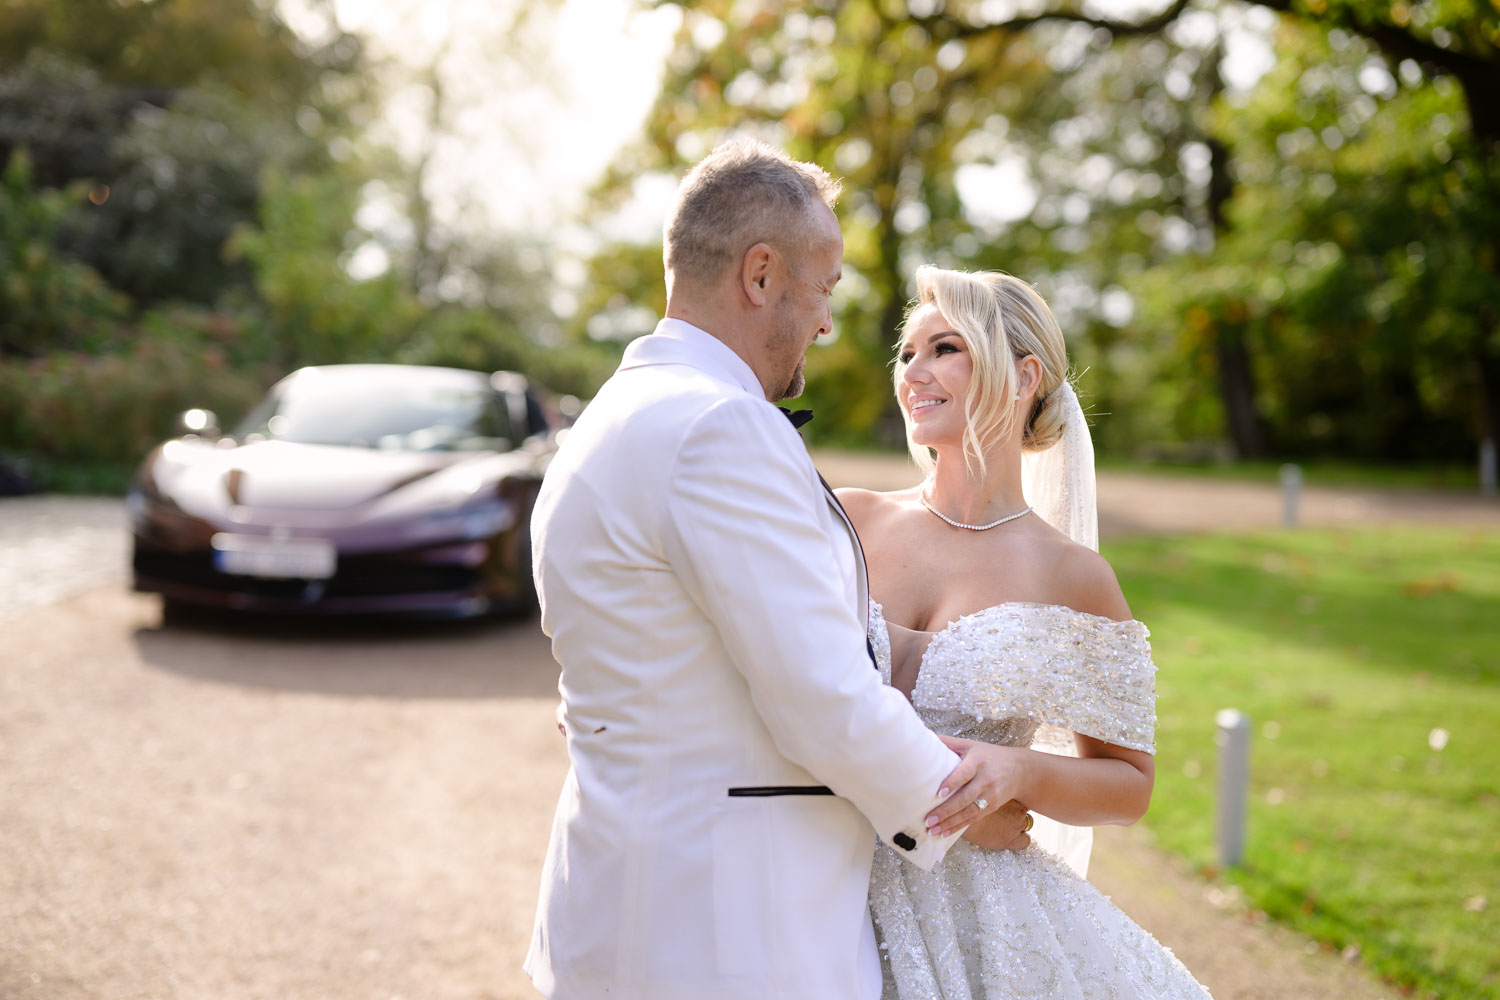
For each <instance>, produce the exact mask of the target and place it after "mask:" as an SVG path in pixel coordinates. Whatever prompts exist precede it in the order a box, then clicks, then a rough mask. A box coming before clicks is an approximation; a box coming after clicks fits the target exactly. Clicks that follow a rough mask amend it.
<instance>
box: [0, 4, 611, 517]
mask: <svg viewBox="0 0 1500 1000" xmlns="http://www.w3.org/2000/svg"><path fill="white" fill-rule="evenodd" d="M334 23H336V22H334ZM379 113H380V93H379V86H378V82H377V77H376V75H375V73H374V71H373V67H372V65H371V63H370V61H369V60H368V59H367V58H366V54H365V43H364V42H363V40H362V39H360V38H358V37H356V36H354V35H352V34H348V33H345V32H342V31H337V30H335V31H331V32H329V33H327V35H326V37H323V38H321V39H318V40H309V39H307V38H304V37H301V36H299V35H298V34H296V33H295V32H293V31H292V30H291V29H290V28H289V27H288V25H287V23H286V22H285V21H284V20H283V18H282V17H281V16H280V14H279V13H278V11H277V9H276V7H275V6H274V5H271V4H265V3H258V2H254V0H174V2H172V3H113V2H81V0H79V2H73V0H69V2H61V3H59V2H53V0H7V2H6V3H4V4H0V168H3V173H0V457H3V456H6V455H9V456H10V457H11V458H12V459H13V460H14V459H19V460H20V461H21V462H22V463H23V464H24V465H25V466H27V467H28V468H29V471H30V473H31V476H32V478H33V479H34V480H36V483H37V485H39V486H41V487H43V488H49V487H52V488H79V489H119V488H123V484H124V483H125V481H126V480H127V478H128V475H129V470H130V468H131V467H132V466H133V464H134V463H135V462H136V461H138V460H139V459H140V457H141V456H142V455H143V454H144V453H145V452H146V450H148V449H149V448H150V446H151V445H152V444H153V443H154V442H156V441H158V440H160V439H161V438H162V437H165V436H167V435H168V434H170V433H171V432H172V428H173V426H174V418H175V416H176V415H177V414H178V413H180V412H181V411H182V410H183V409H185V408H188V407H193V406H203V407H208V408H212V409H214V410H216V411H217V412H219V413H220V415H221V418H222V419H225V420H227V421H233V420H234V419H236V418H237V417H238V416H239V415H240V414H241V413H243V412H244V411H245V410H246V409H248V407H249V405H250V404H251V403H253V402H254V401H255V399H256V398H258V397H259V396H260V395H261V394H262V393H263V392H264V391H265V389H266V388H267V387H268V386H269V385H270V384H271V382H273V381H275V380H276V379H277V378H279V377H280V376H281V375H283V374H285V373H286V372H287V371H288V370H290V369H292V368H295V367H297V366H300V365H304V364H317V363H330V362H354V361H402V362H410V363H417V364H445V365H458V366H463V367H472V368H480V369H497V368H511V369H517V370H520V371H524V372H526V373H527V374H529V375H531V376H533V377H534V378H536V379H538V380H539V381H541V382H542V383H544V384H546V385H548V386H549V387H551V388H553V389H555V390H557V391H559V392H575V393H583V394H587V393H590V392H592V390H593V389H594V387H596V386H597V385H598V383H599V382H600V381H602V379H603V377H604V376H605V375H607V374H608V372H609V371H610V370H611V369H612V368H613V361H614V358H615V357H616V356H617V352H615V351H613V350H611V349H610V348H607V347H593V346H592V345H584V346H582V347H580V348H578V349H569V350H563V349H560V348H559V347H557V346H556V345H553V346H548V345H546V344H543V343H541V342H539V340H538V339H537V338H536V337H535V336H534V334H535V333H536V331H537V330H539V329H543V328H545V327H546V325H547V324H549V323H553V322H554V321H553V319H552V317H551V316H550V315H549V314H548V303H549V297H548V296H549V292H550V289H549V288H548V287H547V283H546V281H545V280H539V273H540V272H542V271H543V270H544V269H545V268H546V266H547V265H548V263H549V261H548V260H547V258H546V254H545V248H543V247H541V246H538V245H531V246H525V245H521V243H520V242H519V241H513V240H509V239H507V238H504V237H495V238H490V239H480V238H474V237H469V238H467V239H466V240H462V241H460V240H454V239H445V238H444V234H442V233H439V232H436V231H435V229H434V227H433V226H431V225H430V224H428V225H424V224H423V220H424V219H426V218H428V217H430V216H431V215H432V212H431V207H430V204H429V203H428V199H430V192H427V191H424V190H423V188H422V186H421V184H420V171H421V167H422V164H421V163H420V162H418V163H415V164H413V163H409V162H407V161H406V160H405V159H404V158H403V157H401V156H399V155H397V154H396V153H394V152H393V151H391V150H390V149H388V148H384V147H382V146H381V145H380V144H379V143H378V142H373V141H370V140H368V139H367V138H366V129H367V127H368V125H369V124H370V123H371V122H372V121H373V120H374V119H375V118H376V117H377V116H378V114H379ZM414 176H415V177H416V179H417V183H415V184H413V177H414ZM371 184H383V185H386V186H388V187H391V188H398V189H400V190H401V191H402V192H403V199H402V201H401V204H402V207H403V210H404V212H405V213H406V215H407V217H408V219H407V220H406V221H407V222H408V223H409V224H408V225H407V226H406V232H413V231H415V232H416V233H417V234H418V235H417V236H416V237H415V238H410V237H407V238H403V236H402V233H401V232H399V231H398V232H397V234H396V236H394V237H392V236H390V235H389V234H386V233H376V232H373V231H372V230H371V229H370V228H369V227H367V226H362V225H361V224H360V222H359V218H358V217H359V213H360V209H361V206H362V202H363V201H364V199H365V192H366V191H367V189H368V186H369V185H371ZM367 245H368V246H370V247H378V248H379V250H378V254H379V255H380V256H381V257H382V258H383V259H385V260H387V261H389V262H390V263H389V266H388V267H385V268H383V269H381V270H380V273H377V274H375V275H373V276H368V275H362V276H359V277H356V276H354V274H352V273H351V270H352V269H351V267H350V261H351V259H352V257H353V255H354V254H355V253H356V252H357V251H358V250H359V249H360V248H361V247H362V246H367ZM455 275H457V276H459V278H461V280H459V281H458V282H457V283H456V284H457V286H458V287H457V288H455V287H454V286H455ZM473 288H479V289H481V293H480V294H478V295H473V294H467V292H468V291H469V290H470V289H473ZM553 339H554V340H555V339H556V338H553Z"/></svg>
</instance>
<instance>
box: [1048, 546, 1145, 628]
mask: <svg viewBox="0 0 1500 1000" xmlns="http://www.w3.org/2000/svg"><path fill="white" fill-rule="evenodd" d="M1053 567H1054V570H1053V572H1054V577H1053V583H1054V586H1055V587H1056V588H1057V591H1058V593H1059V594H1060V596H1061V598H1062V599H1061V600H1059V601H1058V603H1059V604H1065V605H1067V606H1068V607H1070V608H1072V609H1073V610H1074V611H1082V612H1084V613H1085V614H1090V615H1098V616H1099V617H1100V618H1113V619H1114V620H1115V621H1121V622H1123V621H1130V620H1131V619H1132V618H1133V617H1134V616H1133V615H1131V613H1130V605H1129V604H1127V603H1126V602H1125V594H1124V592H1123V591H1121V590H1120V581H1119V579H1118V578H1117V577H1116V576H1115V570H1114V567H1113V566H1111V565H1110V564H1109V560H1108V559H1105V558H1104V557H1103V556H1101V555H1100V554H1099V553H1097V552H1095V551H1094V550H1093V549H1091V548H1089V547H1088V546H1086V545H1079V544H1078V543H1077V542H1074V541H1072V540H1071V539H1067V538H1063V539H1061V542H1060V544H1059V545H1058V553H1057V559H1056V561H1055V562H1054V563H1053Z"/></svg>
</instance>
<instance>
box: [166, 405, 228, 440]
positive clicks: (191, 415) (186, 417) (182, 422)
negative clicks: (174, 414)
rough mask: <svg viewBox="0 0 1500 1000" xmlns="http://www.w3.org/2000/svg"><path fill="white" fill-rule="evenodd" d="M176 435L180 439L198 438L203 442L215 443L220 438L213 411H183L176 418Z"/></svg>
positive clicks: (217, 421) (217, 419)
mask: <svg viewBox="0 0 1500 1000" xmlns="http://www.w3.org/2000/svg"><path fill="white" fill-rule="evenodd" d="M177 433H178V436H180V437H200V438H203V439H204V440H205V441H217V440H219V438H220V437H221V436H222V432H221V431H220V430H219V418H218V417H217V416H215V415H214V411H213V410H200V409H196V408H195V409H191V410H184V411H183V412H182V415H181V416H179V417H178V418H177Z"/></svg>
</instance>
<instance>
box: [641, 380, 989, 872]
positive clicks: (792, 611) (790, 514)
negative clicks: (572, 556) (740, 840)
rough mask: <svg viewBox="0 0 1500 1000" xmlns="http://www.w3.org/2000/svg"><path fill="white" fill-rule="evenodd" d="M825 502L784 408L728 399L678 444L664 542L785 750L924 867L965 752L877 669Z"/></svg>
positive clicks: (935, 853)
mask: <svg viewBox="0 0 1500 1000" xmlns="http://www.w3.org/2000/svg"><path fill="white" fill-rule="evenodd" d="M825 503H826V500H825V498H824V495H823V493H822V489H821V487H820V486H818V484H817V482H816V479H815V478H813V476H812V475H811V474H810V468H809V467H808V466H807V456H806V452H805V450H804V449H803V445H802V442H801V440H800V439H799V438H797V436H796V435H795V434H794V433H792V431H791V428H790V427H789V426H788V425H787V424H786V422H785V420H784V419H783V418H782V417H781V415H780V414H778V413H777V412H776V411H775V410H774V409H771V408H770V407H768V406H766V405H765V404H764V403H759V402H758V401H755V400H753V399H750V398H748V397H747V398H732V399H726V400H723V401H721V402H719V403H718V404H716V405H715V406H714V407H713V408H712V409H711V410H709V411H708V412H707V413H705V414H703V415H702V416H700V417H699V418H698V419H697V420H696V421H695V422H694V423H693V424H692V425H691V426H690V427H689V428H688V429H687V431H686V432H685V435H684V438H683V440H682V442H681V444H680V446H679V449H678V454H677V460H676V464H675V467H674V471H673V481H672V486H671V489H670V491H669V499H668V502H667V505H666V509H665V510H664V511H663V512H662V515H663V520H662V523H661V538H662V542H663V549H664V551H665V553H666V555H667V557H668V560H669V562H670V563H671V566H672V568H673V570H674V572H675V573H676V574H677V576H678V578H679V579H680V580H681V581H682V583H683V585H684V586H685V587H686V588H687V589H688V591H689V593H690V594H691V595H692V597H693V600H694V601H695V603H697V604H698V606H699V607H700V608H701V609H702V611H703V612H704V614H705V615H706V616H707V617H708V618H709V619H710V620H711V621H712V622H713V623H714V625H715V627H716V628H717V630H718V632H719V636H720V638H721V640H722V642H723V643H724V646H725V648H726V649H727V651H728V653H729V655H730V657H731V659H732V660H733V662H734V665H735V667H736V668H737V669H738V671H739V672H740V674H741V676H742V677H743V678H744V681H745V684H746V686H747V688H748V692H749V696H750V700H751V702H752V703H753V705H754V708H755V711H756V713H757V715H758V716H759V717H760V719H761V720H762V722H763V723H764V725H765V726H766V728H767V730H768V731H769V733H770V736H771V738H772V740H773V741H774V742H775V744H776V747H777V749H778V750H779V751H780V752H781V753H782V755H783V756H785V757H786V758H787V759H789V760H791V761H793V762H795V763H796V764H798V765H800V766H801V767H803V768H804V769H806V770H807V771H808V772H810V773H811V774H812V775H814V776H815V777H816V778H817V779H818V780H819V781H820V782H822V783H824V784H826V785H828V786H829V787H830V788H831V789H832V790H833V791H834V792H835V793H836V794H838V795H841V796H843V797H844V798H846V799H848V800H849V801H850V802H852V803H853V804H854V806H855V807H856V808H858V809H859V810H860V812H862V813H864V815H865V816H866V818H868V819H869V820H870V823H871V825H872V826H874V827H875V830H876V832H877V833H879V834H880V836H881V837H882V838H883V839H885V840H886V841H888V842H889V843H891V844H893V845H894V846H896V847H898V848H900V849H901V851H902V853H903V856H905V857H907V858H908V859H910V860H912V861H913V862H914V863H916V864H919V865H922V866H923V867H930V866H931V865H932V864H935V863H936V862H937V860H938V859H939V858H941V857H942V855H943V854H944V853H945V852H946V850H947V848H948V846H949V845H951V843H952V841H953V840H954V839H955V837H956V835H950V836H948V837H943V838H936V837H931V836H929V835H928V834H927V831H926V825H925V818H926V816H927V814H928V813H929V812H930V811H931V810H932V808H933V807H934V806H936V805H937V804H938V801H939V799H938V796H937V793H938V791H939V789H940V788H941V787H942V786H943V784H944V781H945V780H946V779H947V778H948V777H949V775H950V774H951V772H953V770H954V768H955V767H956V766H958V765H959V758H958V757H957V756H956V755H955V754H954V753H953V752H952V751H950V750H948V749H947V748H946V747H944V746H943V745H942V743H941V742H940V741H939V740H938V738H937V737H936V736H935V735H934V734H932V733H931V732H930V731H928V729H927V728H926V727H925V726H924V725H923V724H922V722H921V720H920V719H918V718H917V715H916V713H915V712H913V711H912V710H911V707H910V705H908V704H907V702H906V699H905V698H903V697H902V696H901V694H900V693H899V692H897V691H895V690H894V689H892V688H889V687H886V686H885V685H883V684H882V683H881V682H880V676H879V674H878V673H877V672H876V670H875V669H874V667H873V666H872V665H871V663H870V661H869V658H868V656H867V655H866V652H865V644H864V620H863V617H862V616H860V615H857V614H856V612H855V609H854V608H853V607H851V606H850V601H849V599H848V596H847V594H846V592H845V590H844V586H843V583H842V580H841V579H840V574H839V569H838V566H839V562H838V553H837V551H836V550H835V548H834V544H835V542H834V540H833V539H831V538H830V537H829V536H828V534H827V533H826V531H825V530H824V529H823V527H822V525H823V524H824V523H825V515H824V513H823V511H824V507H823V505H824V504H825Z"/></svg>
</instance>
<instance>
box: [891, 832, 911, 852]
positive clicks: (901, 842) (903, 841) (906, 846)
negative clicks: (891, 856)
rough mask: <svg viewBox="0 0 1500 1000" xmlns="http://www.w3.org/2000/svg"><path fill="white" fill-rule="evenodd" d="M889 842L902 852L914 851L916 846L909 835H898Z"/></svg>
mask: <svg viewBox="0 0 1500 1000" xmlns="http://www.w3.org/2000/svg"><path fill="white" fill-rule="evenodd" d="M891 842H892V843H894V844H895V845H896V846H897V847H899V848H901V849H902V850H903V851H910V850H915V849H916V846H917V842H916V841H915V840H913V839H912V836H911V834H909V833H898V834H896V835H895V836H894V837H892V838H891Z"/></svg>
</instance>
